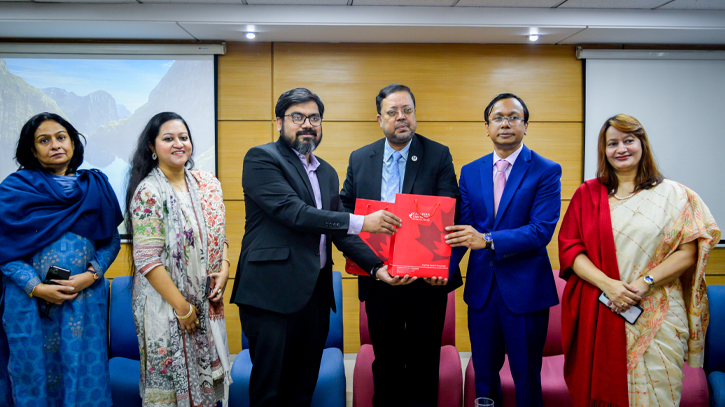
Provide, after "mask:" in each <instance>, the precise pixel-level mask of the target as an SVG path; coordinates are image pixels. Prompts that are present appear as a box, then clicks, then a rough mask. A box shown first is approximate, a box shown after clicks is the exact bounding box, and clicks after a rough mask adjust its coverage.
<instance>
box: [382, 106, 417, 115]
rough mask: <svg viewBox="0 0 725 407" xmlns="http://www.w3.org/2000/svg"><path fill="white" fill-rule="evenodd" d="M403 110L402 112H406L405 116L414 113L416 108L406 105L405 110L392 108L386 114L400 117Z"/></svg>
mask: <svg viewBox="0 0 725 407" xmlns="http://www.w3.org/2000/svg"><path fill="white" fill-rule="evenodd" d="M401 112H402V113H403V114H404V115H405V116H410V115H412V114H413V113H415V109H414V108H412V107H404V108H403V110H401V111H397V110H392V109H391V110H388V111H387V112H385V115H386V116H388V117H398V115H399V114H400V113H401Z"/></svg>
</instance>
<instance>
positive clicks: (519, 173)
mask: <svg viewBox="0 0 725 407" xmlns="http://www.w3.org/2000/svg"><path fill="white" fill-rule="evenodd" d="M530 164H531V150H529V149H528V148H526V146H525V145H524V147H523V148H522V149H521V153H520V154H519V156H518V157H517V158H516V162H515V163H514V166H513V168H511V173H510V174H509V178H508V179H507V180H506V187H505V188H504V190H503V195H501V202H499V204H498V212H497V213H496V221H495V222H494V224H493V227H494V229H495V228H496V227H497V226H498V223H499V222H500V221H501V217H502V216H503V214H504V212H506V208H507V207H508V204H509V203H510V202H511V198H513V196H514V193H515V192H516V190H517V189H518V188H519V185H520V184H521V180H523V179H524V175H526V172H527V171H528V170H529V165H530ZM491 171H493V166H492V167H491ZM489 178H491V177H489ZM491 184H492V186H491V191H493V181H491Z"/></svg>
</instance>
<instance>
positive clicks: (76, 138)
mask: <svg viewBox="0 0 725 407" xmlns="http://www.w3.org/2000/svg"><path fill="white" fill-rule="evenodd" d="M46 121H52V122H56V123H58V124H60V125H61V126H63V127H64V128H65V131H66V132H67V133H68V136H69V137H70V139H71V142H72V143H73V157H71V159H70V162H69V163H68V169H67V170H66V173H67V174H70V173H74V172H76V170H77V169H78V167H80V166H81V164H83V150H84V148H83V144H84V143H85V141H86V138H85V137H84V136H83V135H82V134H81V133H79V132H78V130H76V128H75V127H73V125H72V124H70V123H69V122H68V120H66V119H64V118H62V117H61V116H60V115H57V114H55V113H49V112H43V113H38V114H36V115H35V116H33V117H31V118H30V120H28V121H27V122H26V123H25V124H24V125H23V128H22V129H21V130H20V138H19V139H18V144H17V147H16V148H15V162H17V163H18V169H19V170H22V169H35V170H42V171H45V172H52V170H51V169H50V168H45V167H43V165H42V164H40V161H38V157H36V156H35V155H34V154H33V149H34V148H35V132H36V131H37V130H38V127H40V125H41V124H43V122H46ZM81 137H83V142H81Z"/></svg>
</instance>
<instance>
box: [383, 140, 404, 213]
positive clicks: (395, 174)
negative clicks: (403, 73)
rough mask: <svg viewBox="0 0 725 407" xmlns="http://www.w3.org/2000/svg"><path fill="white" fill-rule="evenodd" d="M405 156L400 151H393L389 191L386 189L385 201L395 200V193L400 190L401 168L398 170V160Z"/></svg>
mask: <svg viewBox="0 0 725 407" xmlns="http://www.w3.org/2000/svg"><path fill="white" fill-rule="evenodd" d="M401 158H403V156H402V155H401V154H400V152H399V151H395V152H393V163H392V165H391V166H390V176H389V177H388V184H387V191H385V201H386V202H395V194H397V193H398V191H400V170H398V160H400V159H401Z"/></svg>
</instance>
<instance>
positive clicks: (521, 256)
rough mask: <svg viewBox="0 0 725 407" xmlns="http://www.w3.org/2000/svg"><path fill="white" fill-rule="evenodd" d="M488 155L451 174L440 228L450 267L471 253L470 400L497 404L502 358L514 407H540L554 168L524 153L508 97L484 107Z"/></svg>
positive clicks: (520, 105)
mask: <svg viewBox="0 0 725 407" xmlns="http://www.w3.org/2000/svg"><path fill="white" fill-rule="evenodd" d="M484 120H485V122H486V131H487V134H488V137H489V138H490V139H491V141H492V142H493V153H491V154H489V155H486V156H484V157H481V158H479V159H478V160H476V161H474V162H472V163H470V164H468V165H466V166H464V167H463V168H462V170H461V179H460V191H461V217H460V221H459V223H460V225H456V226H451V227H448V228H446V229H447V231H448V232H449V234H448V235H447V236H446V239H447V240H446V241H447V242H448V244H450V245H451V246H453V247H454V249H453V253H452V256H453V258H452V259H451V266H452V267H453V266H454V265H455V264H458V262H459V261H460V259H461V258H462V257H463V255H464V254H465V252H466V250H467V249H471V256H470V259H469V261H468V273H467V275H466V286H465V290H464V293H463V298H464V300H465V301H466V304H468V331H469V333H470V336H471V350H472V358H473V367H474V370H475V372H476V395H477V396H478V397H489V398H492V399H494V401H495V403H496V405H499V404H501V379H500V377H499V371H500V370H501V367H502V366H503V363H504V357H505V354H506V353H508V357H509V365H510V367H511V374H512V376H513V379H514V385H515V387H516V405H517V406H520V407H521V406H527V407H528V406H541V405H542V395H541V358H542V353H543V349H544V343H545V342H546V331H547V327H548V322H549V307H551V306H553V305H556V304H557V303H558V302H559V299H558V297H557V294H556V285H555V283H554V278H553V275H552V272H551V263H550V262H549V256H548V254H547V252H546V245H547V244H548V243H549V241H551V237H552V235H553V234H554V228H555V227H556V222H557V221H558V220H559V211H560V207H561V181H560V178H561V166H560V165H559V164H557V163H555V162H553V161H551V160H548V159H546V158H544V157H542V156H540V155H538V154H536V153H535V152H534V151H531V150H529V149H528V148H527V147H526V146H525V145H524V144H523V139H524V136H525V135H526V130H527V129H528V124H529V123H528V122H529V111H528V109H527V107H526V104H524V101H523V100H521V99H520V98H519V97H517V96H516V95H513V94H511V93H503V94H500V95H498V96H496V97H495V98H494V99H493V100H492V101H491V103H490V104H489V105H488V107H486V110H485V119H484Z"/></svg>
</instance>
